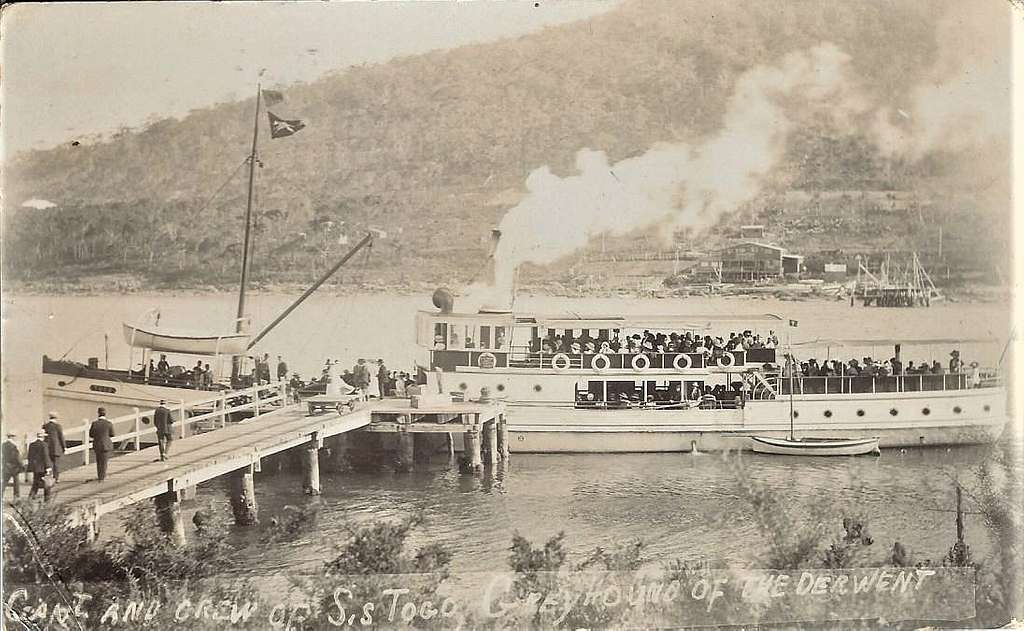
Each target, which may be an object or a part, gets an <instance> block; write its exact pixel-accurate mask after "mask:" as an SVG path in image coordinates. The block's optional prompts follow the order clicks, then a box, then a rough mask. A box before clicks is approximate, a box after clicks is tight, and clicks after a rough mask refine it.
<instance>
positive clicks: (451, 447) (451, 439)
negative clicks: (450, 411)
mask: <svg viewBox="0 0 1024 631" xmlns="http://www.w3.org/2000/svg"><path fill="white" fill-rule="evenodd" d="M445 437H446V439H445V443H447V447H448V457H449V458H454V457H455V436H454V435H452V433H451V432H448V433H447V434H445Z"/></svg>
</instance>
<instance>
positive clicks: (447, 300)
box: [431, 287, 455, 313]
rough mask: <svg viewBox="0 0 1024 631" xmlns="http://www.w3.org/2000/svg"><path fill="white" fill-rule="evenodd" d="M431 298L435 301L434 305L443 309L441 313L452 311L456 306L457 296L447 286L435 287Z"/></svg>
mask: <svg viewBox="0 0 1024 631" xmlns="http://www.w3.org/2000/svg"><path fill="white" fill-rule="evenodd" d="M431 299H432V300H433V302H434V306H435V307H437V308H438V309H440V310H441V313H451V312H452V309H453V308H454V307H455V297H454V296H453V295H452V292H451V290H450V289H448V288H447V287H438V288H437V289H435V290H434V295H433V297H432V298H431Z"/></svg>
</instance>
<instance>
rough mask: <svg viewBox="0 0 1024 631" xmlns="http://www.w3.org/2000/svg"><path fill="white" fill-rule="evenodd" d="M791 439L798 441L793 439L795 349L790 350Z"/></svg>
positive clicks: (788, 361)
mask: <svg viewBox="0 0 1024 631" xmlns="http://www.w3.org/2000/svg"><path fill="white" fill-rule="evenodd" d="M787 363H788V364H789V439H790V440H796V438H794V437H793V373H795V372H796V359H795V358H794V357H793V347H792V346H790V348H789V359H788V360H787Z"/></svg>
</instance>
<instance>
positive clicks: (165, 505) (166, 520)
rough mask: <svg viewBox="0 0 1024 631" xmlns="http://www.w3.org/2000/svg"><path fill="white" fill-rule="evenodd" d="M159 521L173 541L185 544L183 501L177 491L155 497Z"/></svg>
mask: <svg viewBox="0 0 1024 631" xmlns="http://www.w3.org/2000/svg"><path fill="white" fill-rule="evenodd" d="M153 499H154V500H155V504H156V517H157V523H158V524H159V525H160V530H162V531H164V532H165V533H167V535H168V536H169V537H170V539H171V543H173V544H174V545H176V546H179V547H180V546H184V545H185V522H184V521H183V520H182V518H181V501H180V499H179V498H178V492H177V491H168V492H166V493H162V494H160V495H157V496H156V497H155V498H153Z"/></svg>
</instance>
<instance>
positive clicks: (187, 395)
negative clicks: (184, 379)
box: [42, 372, 211, 429]
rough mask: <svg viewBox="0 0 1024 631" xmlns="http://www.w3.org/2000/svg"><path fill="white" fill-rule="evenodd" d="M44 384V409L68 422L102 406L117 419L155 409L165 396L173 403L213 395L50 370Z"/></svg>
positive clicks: (89, 417) (91, 415)
mask: <svg viewBox="0 0 1024 631" xmlns="http://www.w3.org/2000/svg"><path fill="white" fill-rule="evenodd" d="M42 385H43V409H44V410H46V411H55V412H57V413H59V414H60V416H61V418H62V419H65V425H67V424H71V425H75V424H77V423H79V422H80V421H91V420H93V419H95V418H96V409H97V408H99V407H103V408H105V409H106V412H107V417H108V418H115V417H118V416H124V415H125V414H131V413H133V412H134V411H135V409H136V408H138V409H140V410H150V409H153V408H155V407H156V406H157V405H159V403H160V400H161V399H162V400H164V401H167V403H168V404H170V405H172V406H173V405H177V404H180V403H183V402H184V403H186V404H188V403H189V402H191V401H198V400H199V399H205V398H209V396H210V394H211V393H210V392H209V391H206V390H195V389H190V388H174V387H168V386H162V385H155V384H145V383H127V382H122V381H114V380H110V379H95V378H91V377H84V376H83V377H69V376H68V375H65V374H54V373H47V372H44V373H43V376H42ZM115 429H117V428H115Z"/></svg>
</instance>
